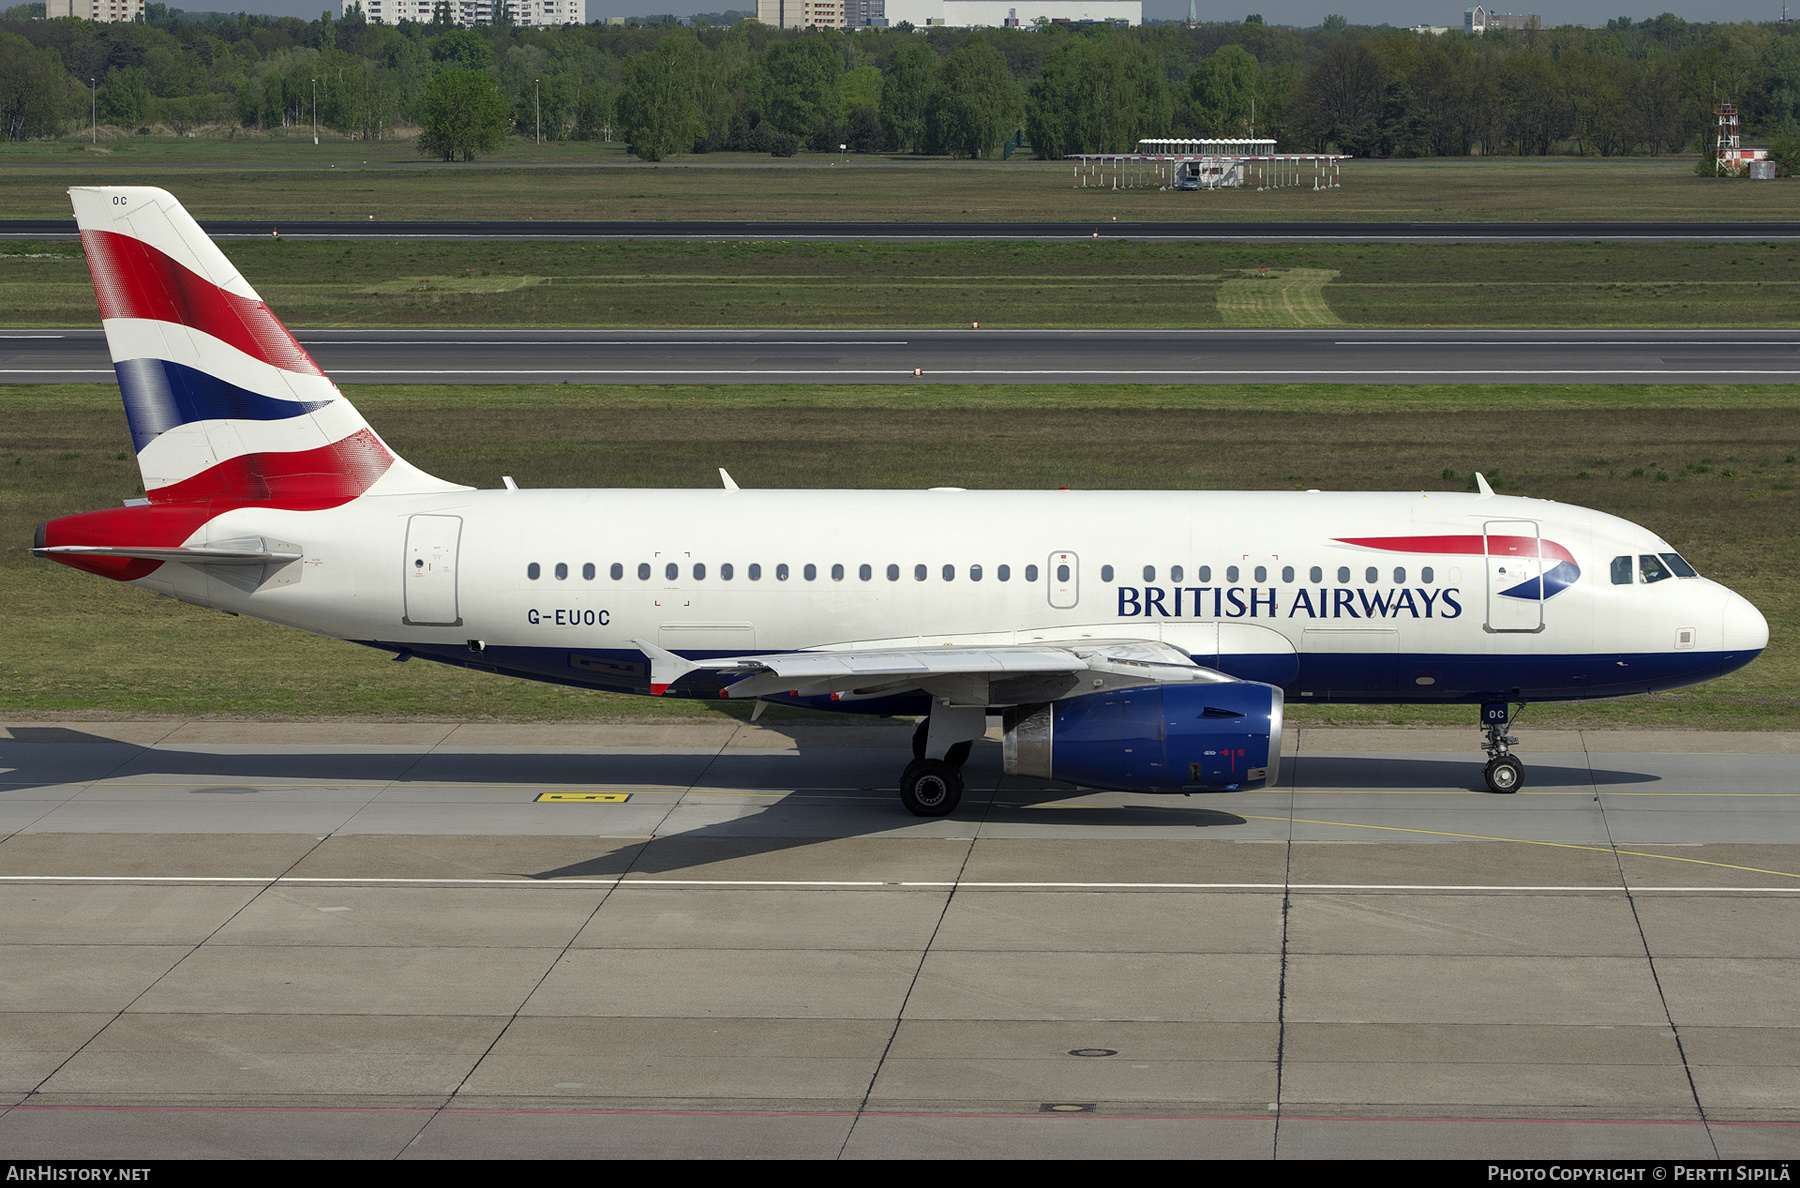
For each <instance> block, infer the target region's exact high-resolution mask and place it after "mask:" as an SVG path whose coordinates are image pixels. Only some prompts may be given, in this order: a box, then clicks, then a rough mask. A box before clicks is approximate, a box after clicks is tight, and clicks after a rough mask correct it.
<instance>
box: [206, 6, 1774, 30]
mask: <svg viewBox="0 0 1800 1188" xmlns="http://www.w3.org/2000/svg"><path fill="white" fill-rule="evenodd" d="M1239 2H1240V3H1242V4H1255V5H1258V6H1259V7H1258V8H1256V9H1252V8H1249V7H1244V8H1243V9H1242V11H1239V10H1238V9H1236V8H1233V9H1226V8H1223V7H1221V6H1220V4H1219V0H1200V5H1199V7H1200V19H1201V20H1203V21H1241V20H1243V19H1244V17H1245V15H1246V14H1248V13H1249V12H1251V11H1259V12H1261V14H1262V18H1263V20H1264V21H1265V22H1266V23H1268V24H1271V25H1298V26H1300V27H1302V28H1304V27H1306V26H1309V25H1316V24H1318V23H1319V22H1320V21H1322V20H1323V19H1324V18H1325V16H1326V14H1327V13H1334V12H1336V13H1342V14H1343V15H1344V16H1346V17H1348V18H1349V20H1350V23H1351V24H1353V25H1382V24H1387V25H1400V26H1406V25H1457V26H1460V25H1461V24H1462V14H1463V9H1464V8H1467V7H1468V5H1469V4H1470V3H1473V2H1474V0H1467V2H1465V3H1461V4H1459V3H1457V2H1456V0H1239ZM1790 2H1791V3H1792V4H1793V7H1794V12H1795V15H1797V16H1800V0H1790ZM172 3H173V6H174V7H176V8H187V9H189V10H190V11H204V10H215V9H216V10H219V11H231V12H237V11H239V10H240V7H241V9H242V11H244V12H261V13H268V14H269V15H271V16H297V17H304V18H305V19H307V20H317V19H318V17H319V13H320V12H321V11H322V10H324V9H325V8H326V7H329V8H330V9H331V13H332V15H333V16H336V15H337V13H338V12H339V10H340V9H341V3H340V2H334V3H331V4H330V5H329V6H328V5H326V4H325V3H322V0H247V2H246V3H244V4H243V5H241V6H239V5H232V4H228V3H217V2H215V3H203V2H202V3H195V4H191V5H190V4H183V3H181V0H172ZM750 7H751V5H750V4H748V3H739V4H730V3H716V4H707V5H696V6H688V7H683V6H680V5H678V4H657V3H654V2H652V3H649V4H644V3H630V2H628V0H588V6H587V17H588V20H590V21H592V20H596V19H598V18H600V17H607V16H643V15H645V14H646V13H652V12H675V13H677V14H678V15H683V16H685V15H687V13H688V12H690V11H692V12H722V11H724V10H726V9H729V8H738V9H748V8H750ZM1494 7H1495V8H1497V9H1498V10H1499V11H1501V12H1535V13H1537V14H1538V15H1539V16H1540V17H1542V18H1543V21H1544V23H1545V24H1546V25H1560V24H1575V25H1603V24H1605V23H1606V22H1607V20H1608V18H1611V17H1618V16H1630V17H1631V18H1632V19H1633V20H1645V19H1647V18H1649V17H1653V16H1656V15H1658V14H1659V13H1663V12H1673V13H1674V14H1675V15H1676V16H1678V17H1682V18H1683V19H1685V20H1690V21H1773V20H1778V19H1780V17H1781V0H1714V2H1711V3H1705V4H1701V3H1696V2H1695V0H1665V2H1664V3H1663V4H1660V5H1657V6H1656V7H1654V8H1641V7H1636V6H1633V5H1632V4H1630V3H1628V2H1627V0H1559V2H1558V3H1556V4H1555V5H1554V6H1551V5H1547V4H1540V3H1533V2H1531V0H1520V2H1517V3H1514V2H1509V0H1496V2H1495V4H1494ZM1144 16H1145V17H1146V18H1148V19H1151V20H1157V19H1166V20H1174V19H1178V18H1182V17H1185V16H1187V0H1144Z"/></svg>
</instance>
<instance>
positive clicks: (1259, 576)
mask: <svg viewBox="0 0 1800 1188" xmlns="http://www.w3.org/2000/svg"><path fill="white" fill-rule="evenodd" d="M1268 580H1269V567H1268V566H1267V565H1258V566H1257V567H1256V581H1257V584H1258V585H1261V584H1262V583H1263V582H1266V581H1268Z"/></svg>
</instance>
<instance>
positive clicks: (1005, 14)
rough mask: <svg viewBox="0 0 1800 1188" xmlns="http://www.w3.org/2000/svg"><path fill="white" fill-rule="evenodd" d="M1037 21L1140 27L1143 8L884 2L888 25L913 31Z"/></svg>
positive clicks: (1078, 1) (1047, 1)
mask: <svg viewBox="0 0 1800 1188" xmlns="http://www.w3.org/2000/svg"><path fill="white" fill-rule="evenodd" d="M1040 18H1041V19H1043V20H1046V21H1049V22H1051V23H1052V24H1058V25H1062V24H1071V25H1072V24H1076V23H1079V22H1086V21H1093V22H1097V23H1103V24H1104V23H1111V24H1118V25H1141V24H1143V23H1144V5H1143V0H1026V2H1025V3H1020V0H887V19H888V24H890V25H897V24H899V23H900V22H901V21H910V22H911V23H912V24H913V25H914V27H916V28H923V27H924V26H926V25H947V26H949V27H950V28H953V29H980V28H1006V27H1011V28H1024V29H1029V28H1031V27H1032V26H1033V25H1036V24H1037V23H1038V20H1039V19H1040Z"/></svg>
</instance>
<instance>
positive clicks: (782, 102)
mask: <svg viewBox="0 0 1800 1188" xmlns="http://www.w3.org/2000/svg"><path fill="white" fill-rule="evenodd" d="M34 10H35V11H34ZM439 12H440V15H439V17H438V19H435V20H433V21H432V22H430V23H426V24H416V23H413V22H402V23H401V24H399V25H397V26H390V25H379V24H374V23H371V22H368V21H366V20H364V19H363V17H362V13H361V12H360V10H352V11H351V13H350V14H349V15H347V16H345V17H342V18H339V19H333V18H332V17H331V16H330V14H329V13H327V14H324V15H323V16H322V17H321V19H319V20H317V21H310V22H308V21H301V20H298V19H295V18H291V17H280V18H274V17H261V16H246V15H242V14H238V15H226V14H219V13H199V14H189V13H182V12H181V11H180V10H178V9H172V8H169V7H167V6H165V5H162V4H150V5H148V11H147V14H146V18H145V19H144V20H143V21H141V22H135V23H130V24H123V23H120V24H94V23H91V22H88V21H84V20H78V19H67V18H64V19H57V20H44V19H41V15H39V14H41V13H42V5H41V4H37V5H21V6H19V7H16V8H13V9H10V10H7V11H6V12H5V13H4V14H0V119H3V120H4V126H5V130H6V136H7V138H8V139H11V140H24V139H32V138H38V137H44V136H53V135H57V134H59V133H62V132H66V131H68V130H70V129H72V128H74V127H79V126H81V125H85V124H86V123H87V122H88V121H89V119H90V118H97V119H98V121H99V122H100V123H102V124H105V125H108V126H112V127H117V128H121V129H125V130H127V131H134V130H137V129H140V128H149V127H151V126H153V125H163V126H167V127H169V128H172V129H174V130H176V131H178V132H180V131H187V130H189V129H192V128H196V127H200V126H208V125H211V126H219V125H225V126H230V127H234V128H235V127H241V128H248V129H280V128H287V127H308V128H310V126H311V124H312V122H313V120H314V118H315V114H316V118H317V121H318V124H319V125H320V127H321V128H322V129H324V130H328V131H329V132H331V133H332V134H334V135H338V136H343V137H349V138H354V139H384V138H389V137H393V136H396V135H412V134H414V130H415V129H422V130H423V131H424V133H425V135H424V136H423V137H422V139H421V142H420V143H421V147H422V148H423V149H424V150H425V151H427V152H430V153H433V154H437V155H443V156H445V157H446V158H450V157H455V156H462V157H465V158H466V157H469V156H472V155H474V153H476V152H486V151H491V150H492V149H493V148H494V147H497V145H498V143H499V141H500V140H501V139H502V138H504V136H505V135H507V134H508V131H509V130H510V132H511V133H512V134H517V135H524V136H534V135H537V134H538V132H539V130H540V129H541V132H542V135H543V136H544V137H546V138H547V139H550V140H564V139H604V140H620V141H623V142H624V143H625V144H626V145H627V146H628V147H629V148H630V150H631V151H632V152H633V153H635V154H636V155H638V156H639V157H642V158H644V159H646V160H660V159H663V158H665V157H667V156H670V155H672V154H679V153H705V152H718V151H752V152H767V153H773V154H776V155H792V154H793V153H795V152H797V151H798V150H799V149H800V148H802V147H807V148H811V149H814V150H821V151H833V150H836V149H837V147H838V145H840V144H844V145H848V146H849V148H850V150H851V151H853V152H860V153H877V152H888V153H924V154H945V155H952V156H960V157H972V158H975V157H989V156H995V155H998V154H1000V153H1002V152H1005V151H1008V149H1007V146H1009V145H1016V144H1017V143H1018V141H1019V136H1018V134H1019V133H1020V132H1021V131H1022V132H1023V134H1024V135H1023V139H1024V141H1025V142H1026V143H1028V144H1029V145H1030V146H1031V150H1032V151H1033V152H1035V153H1036V154H1037V155H1038V156H1040V157H1048V158H1055V157H1060V156H1063V155H1064V154H1067V153H1073V152H1119V151H1128V150H1130V149H1132V148H1134V147H1135V144H1136V141H1137V140H1138V138H1140V137H1144V136H1157V135H1165V134H1170V133H1173V134H1176V135H1187V136H1242V135H1245V134H1247V133H1249V132H1250V131H1251V130H1252V128H1253V127H1254V130H1255V132H1256V133H1257V134H1258V135H1261V136H1272V137H1274V138H1275V139H1277V140H1278V141H1279V142H1280V143H1281V145H1282V147H1283V148H1286V149H1295V150H1300V149H1307V150H1318V151H1327V150H1336V151H1341V152H1348V153H1353V154H1355V155H1357V156H1369V157H1420V156H1461V155H1466V154H1471V153H1480V154H1484V155H1495V154H1519V155H1533V154H1550V153H1571V154H1578V155H1596V156H1613V155H1621V154H1639V153H1649V154H1664V153H1675V152H1685V151H1688V150H1690V149H1692V148H1693V147H1694V146H1695V145H1696V144H1697V143H1698V142H1699V140H1700V139H1701V138H1702V137H1703V136H1704V135H1705V133H1706V131H1707V130H1708V129H1709V128H1710V127H1711V125H1712V123H1713V117H1712V108H1713V105H1714V103H1715V102H1716V101H1718V100H1720V99H1729V100H1733V101H1735V102H1737V103H1738V104H1739V105H1740V110H1741V111H1742V112H1743V120H1744V123H1743V129H1744V134H1745V135H1746V136H1747V137H1749V138H1751V139H1757V138H1761V139H1763V140H1769V139H1777V138H1790V139H1791V138H1794V137H1796V136H1800V38H1797V37H1796V36H1795V33H1794V28H1793V26H1792V25H1784V24H1776V23H1766V24H1712V23H1693V22H1688V21H1684V20H1682V19H1680V18H1679V17H1675V16H1672V15H1669V14H1664V15H1662V16H1659V17H1655V18H1652V19H1649V20H1642V21H1634V20H1631V19H1629V18H1623V17H1622V18H1619V19H1616V20H1613V21H1609V22H1608V23H1607V25H1606V26H1605V28H1602V29H1589V28H1583V27H1578V26H1564V27H1560V28H1551V29H1529V30H1518V31H1512V30H1499V31H1494V32H1489V33H1487V34H1485V35H1481V36H1466V35H1464V34H1463V33H1461V32H1460V31H1451V32H1449V33H1445V34H1442V35H1437V36H1433V35H1430V34H1415V33H1412V32H1408V31H1402V30H1396V29H1391V28H1385V27H1382V28H1364V27H1356V26H1351V25H1349V24H1348V22H1346V21H1345V20H1344V19H1343V18H1342V17H1330V18H1327V19H1326V21H1325V22H1324V23H1323V24H1322V25H1320V26H1318V27H1316V28H1310V29H1291V28H1279V27H1275V26H1269V25H1265V24H1263V23H1262V21H1261V19H1260V18H1257V17H1251V18H1248V19H1247V20H1245V21H1243V22H1235V23H1213V24H1206V25H1201V26H1199V27H1198V28H1188V27H1186V26H1184V25H1180V24H1162V25H1149V26H1142V27H1136V28H1124V27H1115V26H1105V25H1099V26H1090V27H1085V28H1081V27H1069V26H1049V27H1040V28H1037V29H1027V30H1018V29H985V30H960V29H945V28H932V29H930V30H925V31H918V30H913V29H911V28H909V27H906V26H904V25H902V26H900V27H897V28H893V29H887V30H874V31H863V32H857V33H851V34H846V33H839V32H836V31H831V30H823V31H815V30H808V31H804V32H802V31H797V30H778V29H774V28H771V27H769V26H766V25H762V24H759V23H757V22H755V21H738V22H737V23H735V24H732V25H729V26H725V25H717V26H713V25H705V24H698V25H695V26H692V27H688V26H680V25H678V24H676V22H674V21H673V19H669V20H666V21H664V22H662V23H657V24H642V23H640V24H637V25H631V26H619V25H605V24H593V25H586V26H566V27H564V28H561V29H549V30H544V29H530V28H520V27H516V26H511V25H496V26H487V27H479V28H474V29H459V28H456V27H454V26H453V25H452V24H451V23H450V21H449V19H448V5H444V6H441V7H440V10H439ZM34 16H37V19H33V17H34ZM447 129H448V130H447ZM434 137H435V139H434Z"/></svg>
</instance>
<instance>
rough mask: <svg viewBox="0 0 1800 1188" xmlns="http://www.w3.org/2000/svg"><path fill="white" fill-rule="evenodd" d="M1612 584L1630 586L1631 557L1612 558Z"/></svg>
mask: <svg viewBox="0 0 1800 1188" xmlns="http://www.w3.org/2000/svg"><path fill="white" fill-rule="evenodd" d="M1612 584H1613V585H1615V586H1629V585H1630V584H1631V557H1630V556H1629V555H1626V556H1624V557H1614V558H1613V559H1612Z"/></svg>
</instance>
